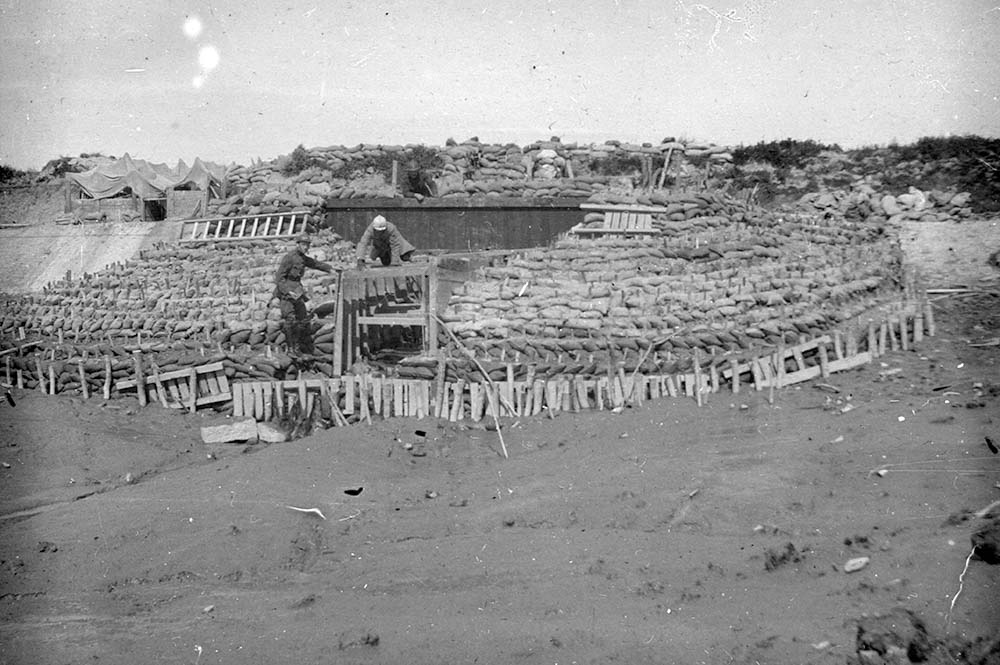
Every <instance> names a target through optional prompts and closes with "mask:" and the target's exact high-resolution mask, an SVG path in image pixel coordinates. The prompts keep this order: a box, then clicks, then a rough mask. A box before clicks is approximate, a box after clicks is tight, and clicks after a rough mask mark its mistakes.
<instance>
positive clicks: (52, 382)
mask: <svg viewBox="0 0 1000 665" xmlns="http://www.w3.org/2000/svg"><path fill="white" fill-rule="evenodd" d="M57 390H58V387H57V386H56V370H55V368H54V367H53V366H52V365H49V394H50V395H55V394H56V392H57Z"/></svg>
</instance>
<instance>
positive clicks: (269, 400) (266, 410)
mask: <svg viewBox="0 0 1000 665" xmlns="http://www.w3.org/2000/svg"><path fill="white" fill-rule="evenodd" d="M257 387H258V388H259V389H258V390H256V391H254V413H260V412H263V414H264V422H268V421H270V420H271V418H272V417H273V416H274V386H273V385H272V384H271V382H270V381H265V382H262V383H258V384H257Z"/></svg>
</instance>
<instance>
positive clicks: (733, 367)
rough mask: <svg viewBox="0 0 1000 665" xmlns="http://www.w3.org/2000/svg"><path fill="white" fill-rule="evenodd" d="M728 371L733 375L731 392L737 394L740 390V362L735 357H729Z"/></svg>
mask: <svg viewBox="0 0 1000 665" xmlns="http://www.w3.org/2000/svg"><path fill="white" fill-rule="evenodd" d="M729 371H730V372H731V373H732V375H733V379H732V383H733V394H734V395H736V394H739V392H740V363H739V361H738V360H736V358H730V359H729Z"/></svg>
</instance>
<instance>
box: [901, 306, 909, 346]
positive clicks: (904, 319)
mask: <svg viewBox="0 0 1000 665" xmlns="http://www.w3.org/2000/svg"><path fill="white" fill-rule="evenodd" d="M908 319H909V317H908V316H907V314H906V312H900V314H899V345H900V346H901V347H902V348H903V351H909V350H910V335H909V331H908V330H907V328H909V325H908Z"/></svg>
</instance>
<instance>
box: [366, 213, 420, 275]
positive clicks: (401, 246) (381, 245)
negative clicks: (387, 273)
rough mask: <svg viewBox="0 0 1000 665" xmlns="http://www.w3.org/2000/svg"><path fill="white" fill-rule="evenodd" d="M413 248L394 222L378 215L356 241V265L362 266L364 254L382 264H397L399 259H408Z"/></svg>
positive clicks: (411, 254)
mask: <svg viewBox="0 0 1000 665" xmlns="http://www.w3.org/2000/svg"><path fill="white" fill-rule="evenodd" d="M414 249H415V248H414V246H413V245H411V244H410V243H409V242H407V241H406V238H404V237H403V234H401V233H400V232H399V229H397V228H396V225H395V224H392V223H390V222H389V221H388V220H386V218H385V217H383V216H382V215H378V216H377V217H376V218H375V219H373V220H372V223H371V224H369V225H368V228H367V229H365V232H364V234H363V235H362V236H361V240H359V241H358V253H357V256H358V267H359V268H363V267H364V265H365V258H366V255H367V256H368V258H371V259H373V260H374V259H378V260H379V261H381V262H382V265H384V266H390V265H392V266H397V265H399V264H400V262H401V261H409V260H410V258H411V257H412V256H413V251H414Z"/></svg>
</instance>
